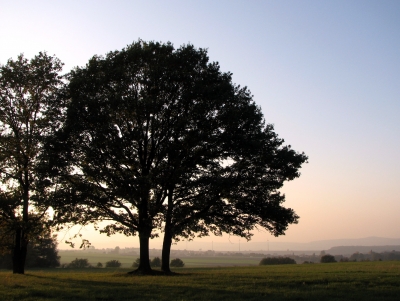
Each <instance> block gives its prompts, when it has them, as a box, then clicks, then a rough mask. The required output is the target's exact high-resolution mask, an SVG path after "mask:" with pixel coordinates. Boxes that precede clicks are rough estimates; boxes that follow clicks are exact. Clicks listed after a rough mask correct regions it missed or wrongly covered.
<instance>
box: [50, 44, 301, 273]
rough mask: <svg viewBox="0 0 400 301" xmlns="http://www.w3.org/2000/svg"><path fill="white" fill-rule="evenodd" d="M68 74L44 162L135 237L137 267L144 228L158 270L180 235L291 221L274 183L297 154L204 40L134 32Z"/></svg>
mask: <svg viewBox="0 0 400 301" xmlns="http://www.w3.org/2000/svg"><path fill="white" fill-rule="evenodd" d="M68 80H69V84H68V88H67V90H66V91H65V92H66V95H67V97H68V99H69V104H68V109H67V119H66V123H65V125H64V127H63V129H62V130H61V131H59V132H58V133H57V135H56V136H55V137H54V138H53V139H52V141H51V142H50V144H51V145H50V149H51V152H50V153H49V158H50V159H49V162H51V166H53V167H52V168H54V169H57V170H58V176H59V178H60V180H61V181H64V183H65V185H64V190H65V192H66V194H65V195H68V194H69V195H70V197H69V200H70V201H72V202H73V203H74V204H75V205H76V207H77V208H78V207H79V208H80V209H82V210H85V209H86V211H85V212H86V214H88V216H89V215H90V216H92V217H93V218H98V219H107V220H111V221H112V223H111V224H110V225H108V226H107V227H106V228H104V229H103V230H102V231H103V232H105V233H107V234H108V235H111V234H113V233H115V232H121V233H124V234H126V235H136V234H138V235H139V239H140V265H139V268H138V270H139V271H140V272H143V273H147V272H149V271H151V268H150V264H149V252H148V246H149V245H148V243H149V238H151V237H152V236H154V235H156V232H155V231H154V230H156V229H162V230H163V232H164V245H163V259H162V264H163V269H164V270H165V271H167V272H168V271H169V266H168V263H169V249H170V247H171V242H172V240H173V239H179V237H180V236H183V237H186V238H192V237H193V236H194V235H195V234H196V233H197V234H200V235H207V234H208V233H209V232H210V231H211V232H213V233H215V234H220V233H221V232H228V233H231V234H235V235H241V236H244V237H246V238H250V236H251V234H250V231H251V230H252V229H253V228H254V227H256V226H261V227H263V228H265V229H267V230H269V231H270V232H272V233H273V234H275V235H280V234H283V233H284V231H285V230H286V228H287V226H288V224H290V223H295V222H297V219H298V216H297V215H296V214H295V213H294V211H293V210H292V209H287V208H284V207H282V206H281V205H282V203H283V201H284V196H283V195H281V194H280V193H279V192H278V189H279V188H281V187H282V185H283V182H284V181H286V180H292V179H294V178H296V177H298V176H299V173H298V169H299V168H300V167H301V164H302V163H304V162H305V161H306V160H307V157H306V156H305V155H304V154H299V153H297V152H295V151H293V150H292V149H291V148H290V146H284V145H283V143H284V141H283V140H282V139H279V138H278V137H277V135H276V134H275V133H274V131H273V127H272V126H271V125H265V123H264V119H263V115H262V113H261V110H260V108H259V107H258V106H257V105H256V104H255V102H254V101H253V99H252V95H251V93H250V91H249V90H248V89H247V88H246V87H240V86H237V85H234V84H233V83H232V75H231V73H224V72H222V71H221V70H220V67H219V65H218V63H215V62H211V63H210V62H209V58H208V55H207V51H206V50H205V49H196V48H195V47H194V46H193V45H184V46H181V47H180V48H178V49H175V48H174V47H173V45H172V44H170V43H167V44H162V43H156V42H144V41H138V42H135V43H133V44H131V45H129V46H127V47H126V48H124V49H122V50H121V51H114V52H110V53H108V54H107V55H106V56H105V57H102V56H94V57H93V58H91V59H90V60H89V62H88V63H87V65H86V66H84V67H81V68H79V67H77V68H75V69H74V70H72V71H71V73H70V74H69V77H68ZM164 250H165V251H166V252H165V254H164ZM164 257H165V258H164Z"/></svg>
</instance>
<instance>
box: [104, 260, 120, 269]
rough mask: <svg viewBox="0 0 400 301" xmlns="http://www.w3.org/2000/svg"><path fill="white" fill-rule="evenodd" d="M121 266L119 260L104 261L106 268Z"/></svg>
mask: <svg viewBox="0 0 400 301" xmlns="http://www.w3.org/2000/svg"><path fill="white" fill-rule="evenodd" d="M120 266H121V263H120V262H119V260H115V259H113V260H110V261H107V262H106V268H119V267H120Z"/></svg>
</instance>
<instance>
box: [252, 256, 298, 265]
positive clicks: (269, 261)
mask: <svg viewBox="0 0 400 301" xmlns="http://www.w3.org/2000/svg"><path fill="white" fill-rule="evenodd" d="M275 264H296V261H295V260H294V259H292V258H290V257H268V258H263V259H261V261H260V263H259V265H275Z"/></svg>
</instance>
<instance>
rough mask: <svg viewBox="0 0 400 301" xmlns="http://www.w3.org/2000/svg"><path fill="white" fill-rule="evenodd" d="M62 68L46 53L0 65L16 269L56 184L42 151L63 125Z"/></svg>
mask: <svg viewBox="0 0 400 301" xmlns="http://www.w3.org/2000/svg"><path fill="white" fill-rule="evenodd" d="M61 69H62V63H61V62H60V61H59V60H58V59H57V58H55V57H52V56H49V55H47V54H46V53H39V54H38V55H36V56H35V57H34V58H33V59H31V60H30V61H28V60H27V59H26V58H24V56H23V55H20V56H18V58H17V60H15V61H14V60H12V59H10V60H9V61H8V62H7V64H5V65H2V66H0V219H1V222H2V223H3V224H6V226H7V228H8V229H12V231H13V235H14V242H13V250H12V257H13V272H14V273H20V274H23V273H24V267H25V260H26V253H27V247H28V243H29V240H30V237H31V236H32V235H35V232H36V231H37V228H38V227H39V228H40V227H41V226H42V225H43V222H44V219H45V218H46V211H47V209H48V204H47V201H48V197H49V194H50V193H51V189H50V188H51V187H50V186H51V185H50V183H48V182H47V181H42V178H41V176H40V171H39V170H40V167H39V166H40V160H39V157H40V155H41V154H42V152H43V141H44V139H45V137H46V136H48V135H49V134H50V133H51V132H52V131H53V130H54V129H55V128H57V127H58V126H60V120H59V118H58V116H59V115H60V113H61V105H60V103H59V100H60V99H59V97H58V91H59V88H60V87H61V86H62V81H61V76H60V75H59V72H60V71H61Z"/></svg>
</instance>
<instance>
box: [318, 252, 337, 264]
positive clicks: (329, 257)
mask: <svg viewBox="0 0 400 301" xmlns="http://www.w3.org/2000/svg"><path fill="white" fill-rule="evenodd" d="M320 262H321V263H331V262H336V259H335V256H333V255H329V254H326V255H323V256H321V260H320Z"/></svg>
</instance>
